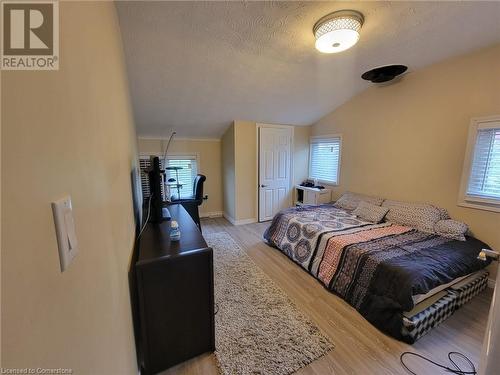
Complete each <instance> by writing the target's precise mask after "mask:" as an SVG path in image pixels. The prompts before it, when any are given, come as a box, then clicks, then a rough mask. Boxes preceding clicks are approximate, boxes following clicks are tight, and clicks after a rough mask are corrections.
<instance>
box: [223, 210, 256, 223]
mask: <svg viewBox="0 0 500 375" xmlns="http://www.w3.org/2000/svg"><path fill="white" fill-rule="evenodd" d="M222 216H224V217H225V218H226V219H227V221H229V222H230V223H231V224H233V225H245V224H251V223H256V222H257V219H256V218H252V219H242V220H236V219H235V218H234V217H232V216H230V215H229V214H228V213H227V212H224V213H223V214H222Z"/></svg>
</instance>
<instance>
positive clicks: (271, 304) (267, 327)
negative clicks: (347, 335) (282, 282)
mask: <svg viewBox="0 0 500 375" xmlns="http://www.w3.org/2000/svg"><path fill="white" fill-rule="evenodd" d="M205 239H206V240H207V243H208V244H209V245H210V246H211V247H212V248H213V251H214V279H215V303H216V307H215V309H216V311H217V314H216V315H215V346H216V352H215V355H216V358H217V362H218V366H219V369H220V372H221V373H222V374H224V375H229V374H231V375H233V374H242V375H243V374H273V375H274V374H275V375H286V374H291V373H293V372H295V371H297V370H298V369H300V368H302V367H304V366H306V365H308V364H309V363H311V362H312V361H314V360H315V359H317V358H319V357H321V356H323V355H324V354H325V353H327V352H328V351H329V350H331V349H332V348H333V345H332V343H331V342H330V340H329V339H328V338H327V337H326V336H325V335H324V334H322V333H321V332H320V330H319V328H318V327H317V326H316V325H315V324H314V323H313V322H312V321H311V320H310V319H309V318H307V317H306V316H305V315H304V314H303V313H301V312H300V311H299V310H298V309H297V307H296V306H295V305H294V304H293V302H292V301H291V300H290V299H289V298H288V296H287V295H286V294H285V292H284V291H283V290H282V289H280V288H279V287H278V286H277V285H276V284H275V283H274V282H273V281H272V280H271V279H270V278H269V277H268V276H267V275H266V274H265V273H264V272H263V271H262V270H261V269H260V268H259V267H258V266H257V265H256V264H255V263H254V262H253V261H252V260H251V259H250V257H249V256H248V255H247V254H246V253H245V251H244V250H242V249H241V247H240V246H238V244H237V243H236V242H235V241H234V239H233V238H232V237H231V236H230V235H229V233H227V232H220V233H212V234H207V235H205Z"/></svg>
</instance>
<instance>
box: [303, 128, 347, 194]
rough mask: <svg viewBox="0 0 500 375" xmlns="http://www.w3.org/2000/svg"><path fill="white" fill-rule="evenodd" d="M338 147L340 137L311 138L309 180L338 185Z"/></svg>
mask: <svg viewBox="0 0 500 375" xmlns="http://www.w3.org/2000/svg"><path fill="white" fill-rule="evenodd" d="M340 147H341V138H340V137H321V138H312V139H311V143H310V155H309V178H311V179H314V178H315V179H318V180H319V181H323V182H327V183H331V184H338V182H339V170H340Z"/></svg>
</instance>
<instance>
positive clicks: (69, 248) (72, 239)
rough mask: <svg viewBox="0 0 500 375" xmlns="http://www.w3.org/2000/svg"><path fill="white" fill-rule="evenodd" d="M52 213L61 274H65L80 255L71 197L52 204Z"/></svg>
mask: <svg viewBox="0 0 500 375" xmlns="http://www.w3.org/2000/svg"><path fill="white" fill-rule="evenodd" d="M52 212H53V214H54V224H55V226H56V235H57V246H58V247H59V261H60V263H61V272H64V270H65V269H66V268H68V266H69V265H70V263H71V262H72V261H73V259H74V258H75V256H76V254H77V253H78V241H77V239H76V232H75V221H74V219H73V207H72V206H71V197H65V198H62V199H59V200H57V201H55V202H52Z"/></svg>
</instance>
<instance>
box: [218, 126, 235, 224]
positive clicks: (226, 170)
mask: <svg viewBox="0 0 500 375" xmlns="http://www.w3.org/2000/svg"><path fill="white" fill-rule="evenodd" d="M234 162H235V158H234V125H231V126H230V127H229V128H228V129H227V130H226V132H225V133H224V135H223V136H222V139H221V165H222V194H223V197H224V198H223V211H224V216H226V217H231V218H235V217H236V178H235V166H234Z"/></svg>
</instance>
